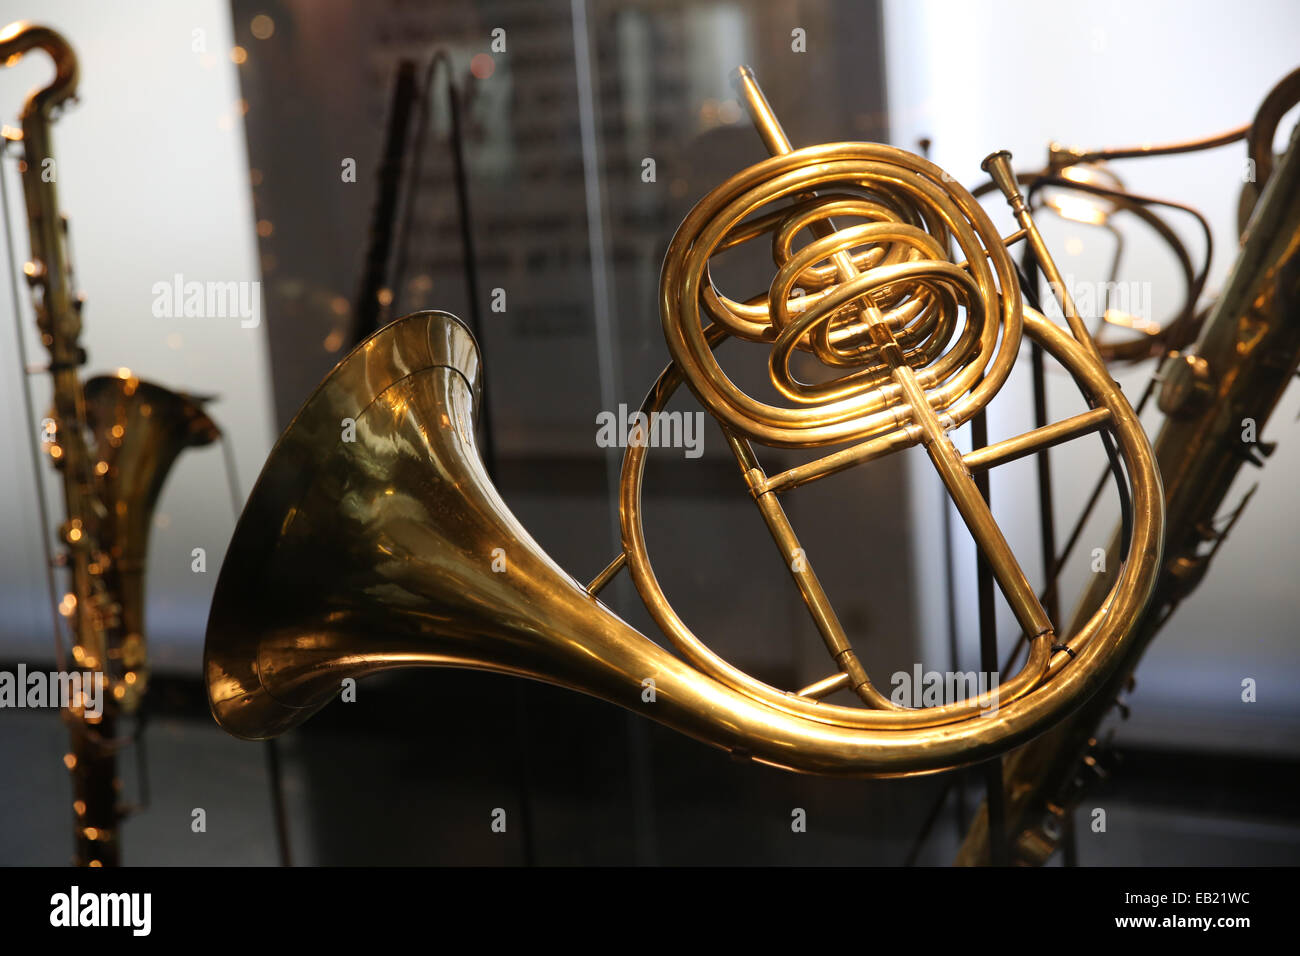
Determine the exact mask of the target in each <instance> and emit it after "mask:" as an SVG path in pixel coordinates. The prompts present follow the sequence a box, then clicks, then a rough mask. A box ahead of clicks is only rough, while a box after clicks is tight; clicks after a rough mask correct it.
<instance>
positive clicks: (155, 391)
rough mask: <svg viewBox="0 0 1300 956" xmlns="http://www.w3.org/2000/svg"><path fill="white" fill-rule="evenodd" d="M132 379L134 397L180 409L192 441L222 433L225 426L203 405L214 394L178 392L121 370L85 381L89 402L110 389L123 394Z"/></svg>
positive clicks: (197, 442) (194, 443)
mask: <svg viewBox="0 0 1300 956" xmlns="http://www.w3.org/2000/svg"><path fill="white" fill-rule="evenodd" d="M128 382H131V383H132V396H133V397H135V398H138V399H140V400H143V401H146V402H148V403H150V404H152V405H159V406H166V407H167V408H169V409H171V410H173V411H174V412H175V413H176V417H177V418H179V419H181V420H183V421H185V422H186V423H187V430H186V431H187V437H188V442H187V444H188V445H190V446H200V445H210V444H212V443H213V442H214V441H216V440H217V439H218V438H220V437H221V426H219V425H218V424H217V423H216V422H215V421H213V419H212V418H211V416H209V415H208V413H207V412H206V411H205V410H204V408H203V406H204V405H205V404H206V403H208V402H210V401H212V400H213V399H214V398H215V396H213V395H196V394H192V393H190V392H178V391H175V390H173V389H170V388H167V387H166V386H165V385H159V384H158V383H157V382H151V381H149V380H147V379H142V378H137V377H135V376H131V377H123V376H122V375H120V374H118V375H95V376H93V377H91V378H88V379H86V381H85V382H84V383H83V385H82V393H83V394H84V395H85V396H86V402H87V404H88V405H89V406H92V407H93V406H94V405H95V404H96V403H97V402H98V401H99V400H100V398H101V397H102V396H104V395H105V394H106V393H116V394H118V395H120V394H121V393H122V392H123V391H124V390H125V388H126V385H127V383H128ZM92 414H93V411H92ZM92 424H93V423H92Z"/></svg>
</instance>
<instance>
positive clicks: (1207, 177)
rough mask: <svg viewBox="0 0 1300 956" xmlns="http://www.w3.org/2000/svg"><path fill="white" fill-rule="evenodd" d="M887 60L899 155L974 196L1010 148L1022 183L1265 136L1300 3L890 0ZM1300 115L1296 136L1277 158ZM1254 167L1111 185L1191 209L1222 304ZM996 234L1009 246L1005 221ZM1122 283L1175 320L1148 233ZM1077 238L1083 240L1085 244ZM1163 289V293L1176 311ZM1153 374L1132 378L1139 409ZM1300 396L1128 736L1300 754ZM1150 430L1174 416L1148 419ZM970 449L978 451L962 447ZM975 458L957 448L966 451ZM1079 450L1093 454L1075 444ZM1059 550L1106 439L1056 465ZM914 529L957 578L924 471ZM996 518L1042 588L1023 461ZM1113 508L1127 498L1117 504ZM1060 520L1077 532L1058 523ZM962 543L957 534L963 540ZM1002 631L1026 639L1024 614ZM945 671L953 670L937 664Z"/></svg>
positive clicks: (1016, 384)
mask: <svg viewBox="0 0 1300 956" xmlns="http://www.w3.org/2000/svg"><path fill="white" fill-rule="evenodd" d="M885 28H886V44H887V45H886V57H887V77H888V84H889V108H890V123H891V130H892V136H893V141H894V142H895V143H896V144H897V145H900V146H904V147H907V148H911V149H915V148H916V142H917V140H918V138H919V137H921V136H929V137H931V138H932V139H933V147H932V153H931V158H933V159H934V160H935V161H936V162H937V163H939V165H941V166H943V167H944V168H945V169H946V170H948V171H949V172H950V173H951V174H952V175H953V176H954V177H956V178H957V179H958V180H960V181H962V182H964V183H966V184H967V185H968V186H973V185H975V184H976V183H977V182H979V181H981V179H982V178H983V177H982V174H981V173H980V172H979V163H980V160H981V159H982V158H983V157H984V156H986V155H987V154H988V153H990V152H992V151H993V150H995V149H1000V148H1007V149H1010V150H1011V151H1012V153H1013V154H1014V155H1015V158H1016V165H1017V168H1024V169H1034V168H1040V167H1041V166H1042V164H1043V161H1044V159H1045V153H1046V144H1047V143H1048V142H1049V141H1051V140H1060V141H1062V142H1066V143H1072V144H1078V145H1087V146H1107V145H1133V144H1141V143H1160V142H1169V141H1176V140H1182V139H1191V138H1196V137H1201V136H1206V135H1209V134H1213V133H1218V132H1221V131H1223V130H1227V129H1229V128H1231V127H1234V126H1238V125H1241V124H1243V123H1246V122H1249V120H1250V119H1251V118H1252V116H1253V114H1254V111H1255V109H1256V107H1257V106H1258V104H1259V102H1260V100H1261V99H1262V98H1263V96H1264V94H1265V93H1266V92H1267V91H1268V90H1269V89H1270V87H1271V86H1272V85H1273V84H1274V83H1275V82H1276V81H1277V80H1278V79H1280V78H1281V77H1282V76H1283V75H1284V74H1286V73H1287V72H1289V71H1291V70H1292V69H1294V68H1295V67H1296V66H1297V64H1300V48H1297V45H1296V40H1297V39H1298V38H1300V5H1297V4H1295V3H1293V2H1287V0H1246V2H1238V3H1233V4H1222V3H1214V2H1201V0H1197V2H1172V0H1162V2H1147V3H1133V2H1123V0H1118V2H1116V0H1111V2H1094V3H1088V4H1071V5H1066V4H1060V3H1044V2H1041V0H1039V2H1034V0H1000V2H996V3H991V2H985V3H955V2H937V0H923V2H916V0H885ZM1293 123H1294V115H1293V116H1292V117H1291V118H1289V119H1288V120H1287V121H1285V122H1284V123H1283V129H1282V130H1281V132H1282V133H1283V134H1284V135H1283V136H1282V137H1280V138H1279V147H1280V144H1281V142H1282V141H1283V140H1284V138H1285V134H1288V133H1289V132H1290V129H1291V126H1292V124H1293ZM1244 157H1245V150H1244V147H1243V146H1241V145H1239V144H1238V145H1236V146H1232V147H1227V148H1223V149H1219V150H1215V151H1212V152H1205V153H1198V154H1191V155H1187V156H1181V157H1170V158H1156V159H1146V160H1130V161H1123V162H1119V163H1115V164H1113V165H1114V168H1115V170H1116V172H1118V173H1119V175H1120V176H1122V177H1123V179H1124V181H1125V183H1126V184H1127V186H1128V187H1129V188H1131V189H1133V190H1134V191H1136V192H1142V193H1150V194H1154V195H1158V196H1164V197H1168V198H1170V199H1174V200H1178V201H1182V202H1186V203H1190V204H1192V205H1194V206H1196V207H1198V208H1199V209H1200V210H1201V211H1202V212H1203V213H1204V214H1206V215H1207V216H1208V217H1209V219H1210V222H1211V224H1212V226H1213V229H1214V239H1215V244H1216V246H1215V250H1216V251H1215V262H1214V265H1213V268H1212V270H1211V273H1210V279H1209V283H1208V285H1207V296H1212V295H1213V294H1214V293H1215V291H1216V290H1217V289H1218V288H1220V287H1221V286H1222V284H1223V281H1224V279H1225V277H1226V275H1227V274H1228V271H1229V269H1230V268H1231V266H1232V264H1233V261H1234V259H1235V256H1236V228H1235V223H1236V204H1237V198H1238V193H1239V190H1240V187H1241V182H1242V172H1243V168H1244ZM987 205H989V206H990V207H991V208H992V207H996V208H997V216H996V217H995V221H997V222H998V223H999V224H1000V225H1002V226H1004V227H1006V228H1007V230H1008V231H1009V230H1010V228H1011V226H1010V218H1009V216H1007V215H1006V214H1005V212H1004V210H1005V204H1004V203H1003V202H1002V201H1001V200H1000V199H998V200H990V202H989V203H988V204H987ZM1169 221H1170V222H1171V224H1173V225H1175V227H1176V228H1178V229H1179V232H1180V235H1182V236H1183V237H1184V240H1185V241H1186V242H1187V244H1188V246H1189V249H1190V250H1191V252H1192V254H1193V256H1196V255H1199V253H1200V249H1201V245H1200V243H1199V239H1198V236H1199V234H1198V232H1197V230H1196V229H1195V228H1194V226H1193V225H1192V224H1190V223H1189V222H1187V221H1186V220H1184V219H1179V218H1177V217H1176V216H1174V215H1171V216H1170V217H1169ZM1040 223H1041V224H1042V225H1043V226H1044V232H1045V234H1046V236H1047V239H1048V241H1049V244H1051V246H1052V248H1053V250H1054V253H1055V255H1056V257H1057V261H1058V264H1059V265H1060V267H1061V270H1062V272H1064V273H1066V274H1067V275H1069V274H1073V275H1075V276H1076V277H1079V278H1093V279H1102V278H1104V272H1103V271H1102V270H1103V267H1104V264H1105V262H1106V259H1107V257H1108V255H1109V254H1110V250H1111V246H1110V243H1109V241H1108V239H1107V238H1105V236H1104V234H1103V235H1098V234H1096V233H1095V232H1090V230H1088V229H1087V228H1086V227H1078V226H1076V227H1068V226H1066V225H1064V224H1062V223H1061V222H1060V221H1059V220H1052V219H1050V217H1046V216H1045V217H1042V219H1041V220H1040ZM1128 236H1129V237H1130V238H1129V240H1128V244H1127V246H1126V266H1125V268H1124V270H1123V272H1122V273H1121V279H1123V280H1132V281H1138V282H1150V283H1151V284H1152V287H1153V288H1154V290H1155V295H1156V299H1155V309H1154V311H1155V312H1156V313H1157V316H1158V315H1159V314H1161V313H1165V314H1167V313H1168V311H1169V310H1170V309H1172V308H1173V306H1174V304H1175V303H1174V300H1173V298H1172V295H1173V292H1172V290H1173V289H1174V288H1175V283H1176V281H1177V279H1176V276H1177V273H1176V272H1175V270H1174V268H1173V263H1172V259H1171V257H1170V256H1169V255H1168V253H1165V252H1163V251H1162V249H1161V247H1160V246H1159V245H1158V244H1157V242H1156V241H1155V240H1153V239H1151V238H1150V237H1149V236H1144V235H1143V234H1142V232H1141V230H1140V229H1132V228H1130V229H1129V230H1128ZM1071 240H1081V241H1071ZM1162 290H1163V294H1162ZM1148 372H1149V369H1147V370H1144V371H1143V372H1139V373H1138V374H1133V373H1127V374H1121V375H1119V376H1118V378H1119V380H1120V381H1121V383H1122V384H1123V385H1124V386H1125V390H1126V392H1127V393H1128V394H1129V396H1130V398H1131V399H1132V400H1136V397H1137V395H1139V394H1140V392H1141V389H1142V388H1143V386H1144V385H1145V381H1146V374H1148ZM1049 380H1050V390H1049V401H1050V403H1051V414H1052V416H1053V417H1063V416H1065V415H1068V414H1071V413H1073V412H1074V411H1077V410H1079V408H1081V407H1082V406H1081V405H1079V404H1077V401H1076V400H1075V399H1073V398H1072V396H1071V394H1070V388H1071V386H1070V384H1069V382H1068V380H1067V379H1065V377H1064V376H1063V375H1061V374H1059V373H1056V374H1052V375H1049ZM1029 402H1030V393H1029V380H1028V375H1027V374H1023V375H1022V374H1017V375H1016V376H1014V377H1013V379H1012V380H1011V381H1010V382H1009V383H1008V385H1007V386H1006V389H1005V391H1004V394H1003V396H1002V397H1000V399H999V400H998V401H995V402H994V404H993V406H992V407H991V408H990V414H989V431H990V437H991V438H992V439H993V440H996V439H998V438H1002V437H1006V436H1008V435H1011V434H1015V433H1017V432H1019V431H1023V430H1025V429H1027V428H1029V427H1031V426H1032V418H1031V414H1032V406H1031V405H1030V404H1029ZM1298 412H1300V388H1298V387H1293V388H1292V389H1291V390H1290V392H1289V393H1288V394H1287V395H1286V396H1284V398H1283V400H1282V402H1281V404H1280V406H1279V408H1278V409H1277V411H1276V413H1275V414H1274V416H1273V418H1272V420H1271V423H1270V424H1269V426H1268V427H1267V428H1266V429H1265V431H1264V437H1265V438H1269V439H1274V440H1278V441H1279V443H1280V445H1279V448H1278V451H1277V453H1276V455H1275V456H1274V457H1273V459H1272V460H1271V461H1270V463H1269V465H1268V467H1267V468H1266V469H1265V470H1263V471H1262V472H1260V471H1258V470H1256V469H1253V468H1248V469H1246V470H1245V472H1244V473H1243V479H1244V480H1243V481H1240V482H1239V485H1238V488H1237V490H1236V492H1235V493H1234V495H1232V496H1230V497H1229V499H1228V503H1227V504H1228V505H1232V504H1235V502H1236V501H1237V500H1238V498H1239V497H1240V494H1241V492H1242V491H1244V490H1245V489H1246V488H1248V487H1249V483H1252V482H1254V481H1255V480H1260V481H1261V487H1260V490H1259V493H1258V494H1257V495H1256V497H1255V499H1254V501H1253V502H1252V503H1251V505H1250V507H1249V509H1248V511H1247V512H1246V514H1245V516H1244V518H1243V519H1242V521H1241V523H1240V524H1239V526H1238V528H1237V529H1236V531H1235V532H1234V533H1233V535H1232V537H1231V538H1230V539H1229V541H1228V543H1227V544H1226V545H1225V546H1224V548H1223V549H1222V551H1221V552H1220V554H1219V556H1218V558H1217V560H1216V563H1215V564H1214V565H1213V566H1212V568H1211V571H1210V573H1209V575H1208V577H1207V579H1206V580H1205V582H1204V584H1203V585H1202V586H1201V588H1200V590H1199V591H1198V592H1197V593H1196V594H1195V595H1194V596H1193V597H1192V598H1191V599H1190V600H1188V601H1187V602H1186V604H1185V605H1184V606H1183V607H1182V608H1181V609H1180V610H1179V611H1178V613H1177V615H1176V617H1175V618H1174V619H1173V620H1172V621H1171V623H1170V625H1169V626H1168V628H1167V629H1166V631H1165V632H1164V633H1163V634H1161V636H1160V637H1159V638H1158V639H1157V641H1156V643H1155V645H1154V646H1153V648H1152V650H1151V651H1149V652H1148V654H1147V656H1146V658H1145V660H1144V663H1143V665H1142V667H1141V669H1140V670H1139V673H1138V692H1137V696H1136V697H1135V699H1134V704H1135V707H1134V718H1133V720H1132V721H1131V723H1130V724H1129V725H1127V726H1126V727H1125V728H1124V729H1123V730H1122V731H1121V733H1123V734H1127V735H1128V736H1129V737H1130V738H1143V739H1149V740H1156V741H1162V742H1167V743H1186V744H1202V743H1206V742H1208V743H1211V744H1214V745H1222V746H1232V747H1247V746H1249V747H1254V748H1259V749H1264V750H1289V751H1295V750H1300V730H1298V728H1300V627H1297V623H1296V622H1297V620H1300V595H1298V594H1297V592H1296V588H1295V585H1294V582H1295V581H1296V580H1297V578H1298V577H1300V536H1298V535H1297V534H1296V527H1297V520H1296V519H1297V494H1296V491H1295V480H1294V476H1295V474H1296V473H1297V470H1298V469H1300V428H1298V427H1297V426H1296V424H1295V421H1296V418H1297V413H1298ZM1146 420H1147V421H1148V423H1149V424H1152V425H1154V424H1156V423H1158V416H1148V417H1147V419H1146ZM966 440H968V439H966ZM961 443H962V441H961V439H959V444H961ZM1076 444H1077V443H1076ZM1054 455H1055V457H1054V465H1055V468H1056V473H1057V474H1056V477H1057V478H1058V483H1057V487H1058V489H1059V492H1058V508H1057V514H1058V537H1059V538H1061V539H1063V538H1064V535H1065V534H1066V533H1067V532H1068V530H1069V524H1070V523H1072V521H1073V517H1074V515H1075V514H1077V507H1078V504H1079V503H1080V501H1081V500H1082V498H1083V497H1084V496H1085V495H1086V493H1087V490H1090V488H1091V484H1092V482H1093V481H1095V478H1096V474H1097V472H1098V470H1099V468H1100V458H1099V455H1100V452H1099V450H1098V448H1097V447H1096V446H1095V443H1094V442H1089V443H1088V444H1087V445H1086V446H1085V447H1081V448H1075V447H1074V446H1070V448H1069V450H1068V451H1062V452H1061V453H1059V454H1058V453H1054ZM913 462H914V464H915V465H916V467H915V468H914V470H913V475H914V480H915V484H914V487H915V490H916V492H917V495H916V499H915V503H914V509H915V521H916V524H917V526H918V528H919V529H920V531H921V533H922V542H921V545H920V553H919V558H918V568H919V569H920V570H922V571H924V570H925V569H927V568H928V569H934V568H936V567H941V566H942V548H941V539H940V537H939V528H940V524H939V514H940V512H939V510H938V502H939V501H940V498H941V495H942V491H941V490H940V489H939V488H938V486H937V484H936V480H935V479H934V477H933V472H932V470H931V469H930V468H929V466H928V464H927V463H926V462H925V461H924V459H923V458H919V457H916V456H914V458H913ZM993 485H994V509H995V512H996V513H997V515H998V517H999V519H1000V520H1001V522H1002V524H1003V527H1004V528H1009V529H1011V531H1010V533H1009V536H1010V537H1011V538H1012V540H1013V544H1014V545H1015V546H1017V548H1018V550H1019V553H1020V554H1022V555H1023V556H1024V557H1023V562H1024V564H1025V566H1026V568H1027V569H1028V570H1029V571H1030V573H1031V578H1032V579H1033V580H1041V575H1040V572H1039V567H1040V565H1039V560H1040V559H1039V557H1038V549H1037V530H1036V528H1037V524H1036V520H1037V519H1036V515H1037V504H1036V497H1035V495H1036V491H1035V487H1036V486H1035V484H1034V470H1033V468H1032V466H1030V465H1028V464H1027V463H1026V464H1023V465H1017V466H1012V467H1011V468H1004V469H999V470H997V471H995V472H994V478H993ZM1112 500H1113V496H1112ZM1114 514H1115V509H1114V508H1111V509H1109V510H1108V512H1107V513H1106V515H1105V516H1104V517H1103V518H1102V519H1101V520H1099V521H1097V522H1094V523H1093V524H1092V525H1090V526H1089V528H1088V530H1087V531H1085V533H1084V537H1083V540H1082V542H1081V544H1082V545H1083V550H1084V551H1085V552H1086V551H1089V550H1090V549H1091V548H1092V547H1094V546H1105V545H1106V543H1107V539H1108V537H1109V533H1110V528H1111V527H1113V523H1114ZM1062 522H1064V524H1063V523H1062ZM959 534H960V532H959ZM972 554H973V552H972V550H971V549H970V548H969V547H966V548H964V549H963V550H962V553H961V555H960V558H959V561H960V565H959V566H960V570H961V574H960V576H959V579H960V580H962V581H963V582H964V587H963V589H962V591H961V592H960V595H959V610H958V618H959V620H960V621H961V623H962V632H963V647H964V648H965V653H966V655H967V658H966V660H965V661H964V665H965V666H974V665H975V663H976V660H977V657H976V654H977V651H976V648H977V646H978V644H977V636H976V622H975V615H974V612H973V608H974V606H975V596H974V584H973V573H971V572H970V567H971V564H970V562H971V561H972V560H973V558H972ZM1086 573H1087V570H1086V568H1082V567H1079V566H1076V567H1075V568H1073V569H1072V571H1071V575H1070V585H1069V586H1067V587H1065V588H1064V589H1063V591H1062V597H1063V604H1064V605H1065V606H1066V607H1067V608H1068V607H1070V606H1071V605H1072V600H1073V596H1074V595H1077V594H1078V592H1079V587H1080V583H1081V581H1082V578H1083V575H1084V574H1086ZM920 579H921V580H922V581H923V586H924V587H925V590H924V591H923V592H922V594H921V595H920V596H919V600H920V602H921V613H922V615H923V617H922V619H923V620H924V621H925V622H926V632H927V640H926V644H925V648H926V650H927V652H928V653H929V654H931V655H933V657H932V659H935V660H938V661H944V660H946V657H945V656H944V651H943V648H944V646H945V643H944V633H945V632H944V627H945V624H944V616H943V608H944V603H943V601H944V597H943V594H944V592H943V586H942V580H941V579H940V578H939V577H938V576H937V575H936V574H935V573H933V570H931V571H930V572H929V573H922V574H921V575H920ZM1002 624H1003V626H1002V629H1001V633H1002V634H1003V635H1004V637H1005V636H1006V635H1009V634H1011V633H1014V631H1013V627H1012V624H1011V621H1010V617H1009V615H1008V614H1006V613H1004V614H1003V617H1002ZM940 666H941V665H940ZM1243 677H1254V678H1256V679H1257V680H1258V681H1259V687H1260V691H1259V694H1260V699H1259V702H1258V704H1256V705H1243V704H1242V703H1241V702H1240V700H1239V695H1240V682H1241V679H1242V678H1243Z"/></svg>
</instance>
